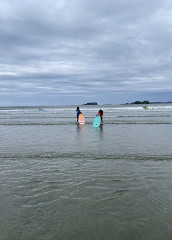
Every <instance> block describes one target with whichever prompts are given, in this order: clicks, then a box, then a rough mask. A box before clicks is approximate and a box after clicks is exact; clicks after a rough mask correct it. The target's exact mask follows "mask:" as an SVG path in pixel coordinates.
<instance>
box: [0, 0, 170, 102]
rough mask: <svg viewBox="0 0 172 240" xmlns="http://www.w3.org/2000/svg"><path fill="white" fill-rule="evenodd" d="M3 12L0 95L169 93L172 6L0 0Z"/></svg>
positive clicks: (135, 0) (137, 1) (155, 1)
mask: <svg viewBox="0 0 172 240" xmlns="http://www.w3.org/2000/svg"><path fill="white" fill-rule="evenodd" d="M0 9H1V10H0V20H1V25H0V50H1V55H0V81H1V82H3V84H1V85H0V86H2V88H1V89H0V93H2V92H3V94H4V93H5V92H6V93H8V90H9V91H12V88H13V91H14V92H18V93H22V92H23V93H24V92H30V93H35V94H40V95H42V94H45V96H48V94H54V96H55V95H56V93H58V94H61V95H63V94H65V95H67V94H69V98H70V96H71V95H76V96H78V95H82V94H85V95H87V94H88V95H89V94H93V95H95V96H97V95H100V92H101V93H102V94H104V95H106V96H107V95H108V94H109V95H111V94H112V93H113V92H120V93H121V94H122V93H126V91H128V93H130V92H131V91H139V90H140V88H142V91H145V94H146V92H147V91H149V90H151V91H152V92H157V91H160V90H162V91H163V92H168V91H171V75H172V74H171V60H172V59H171V56H172V52H171V51H172V50H171V41H172V32H171V23H172V14H171V12H172V4H171V3H170V1H167V0H165V1H160V0H152V1H148V0H125V1H124V0H120V1H118V0H117V1H113V0H107V1H102V0H71V1H67V0H59V1H55V0H45V1H44V4H42V1H40V0H38V1H32V0H25V1H21V0H16V1H15V2H11V1H9V0H2V1H1V3H0ZM102 94H101V96H102ZM101 96H100V98H101ZM128 96H129V95H128ZM30 101H31V100H30Z"/></svg>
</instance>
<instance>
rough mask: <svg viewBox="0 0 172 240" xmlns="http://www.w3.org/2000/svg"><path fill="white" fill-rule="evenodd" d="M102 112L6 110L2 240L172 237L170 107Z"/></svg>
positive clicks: (0, 171)
mask: <svg viewBox="0 0 172 240" xmlns="http://www.w3.org/2000/svg"><path fill="white" fill-rule="evenodd" d="M99 108H100V106H81V111H82V112H83V113H84V115H85V117H86V124H85V125H84V126H79V125H77V124H76V112H75V109H76V106H66V107H64V106H63V107H45V108H43V111H39V110H38V108H36V107H32V108H26V107H25V108H24V107H23V108H0V131H1V137H0V184H1V188H0V199H1V201H0V213H1V214H0V233H1V234H0V239H2V240H7V239H13V240H18V239H22V240H25V239H29V240H31V239H38V240H39V239H41V240H43V239H46V240H54V239H70V240H76V239H78V240H82V239H86V240H89V239H90V240H91V239H94V240H95V239H100V240H101V239H109V240H111V239H132V240H133V239H151V240H152V239H156V240H157V239H161V240H162V239H171V235H172V215H171V211H172V175H171V172H172V161H171V160H172V148H171V140H172V135H171V133H172V105H170V104H167V105H154V106H150V107H149V108H150V109H149V110H144V109H143V108H142V107H141V106H135V105H133V106H132V105H121V106H112V105H111V106H101V108H102V109H103V110H104V125H103V127H101V128H96V129H95V128H93V127H92V122H93V120H94V117H95V115H96V113H97V111H98V110H99ZM152 108H153V109H152Z"/></svg>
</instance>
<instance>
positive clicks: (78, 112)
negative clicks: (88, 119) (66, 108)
mask: <svg viewBox="0 0 172 240" xmlns="http://www.w3.org/2000/svg"><path fill="white" fill-rule="evenodd" d="M80 113H81V111H80V109H79V107H77V108H76V116H77V122H78V118H79V114H80Z"/></svg>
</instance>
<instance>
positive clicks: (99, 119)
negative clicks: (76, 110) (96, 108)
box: [93, 115, 101, 127]
mask: <svg viewBox="0 0 172 240" xmlns="http://www.w3.org/2000/svg"><path fill="white" fill-rule="evenodd" d="M100 124H101V117H100V115H98V116H96V117H95V118H94V122H93V127H100Z"/></svg>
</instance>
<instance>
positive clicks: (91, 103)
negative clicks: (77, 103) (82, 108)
mask: <svg viewBox="0 0 172 240" xmlns="http://www.w3.org/2000/svg"><path fill="white" fill-rule="evenodd" d="M83 105H97V102H88V103H85V104H83Z"/></svg>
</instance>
